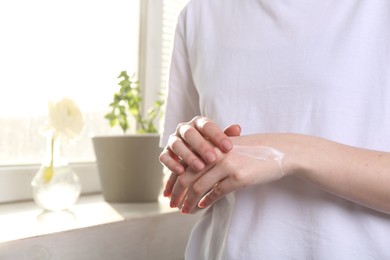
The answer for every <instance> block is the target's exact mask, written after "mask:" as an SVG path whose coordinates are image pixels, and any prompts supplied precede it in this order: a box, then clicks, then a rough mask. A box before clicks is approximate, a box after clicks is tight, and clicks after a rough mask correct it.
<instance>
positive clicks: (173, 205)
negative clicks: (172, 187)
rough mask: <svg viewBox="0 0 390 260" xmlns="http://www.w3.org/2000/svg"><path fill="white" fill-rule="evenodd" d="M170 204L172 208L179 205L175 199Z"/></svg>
mask: <svg viewBox="0 0 390 260" xmlns="http://www.w3.org/2000/svg"><path fill="white" fill-rule="evenodd" d="M169 206H170V207H171V208H176V207H177V204H176V203H174V202H173V201H171V203H170V204H169Z"/></svg>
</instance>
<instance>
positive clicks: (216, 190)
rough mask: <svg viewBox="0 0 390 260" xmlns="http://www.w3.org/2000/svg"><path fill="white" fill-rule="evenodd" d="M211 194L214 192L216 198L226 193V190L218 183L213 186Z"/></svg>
mask: <svg viewBox="0 0 390 260" xmlns="http://www.w3.org/2000/svg"><path fill="white" fill-rule="evenodd" d="M211 194H213V195H212V196H213V198H214V199H215V198H219V197H221V196H222V195H223V194H224V190H223V189H222V187H221V186H220V185H216V186H215V187H214V188H213V191H212V192H211Z"/></svg>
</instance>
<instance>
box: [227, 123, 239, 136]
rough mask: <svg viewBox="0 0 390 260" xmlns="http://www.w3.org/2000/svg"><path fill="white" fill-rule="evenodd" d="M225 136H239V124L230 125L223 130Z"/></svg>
mask: <svg viewBox="0 0 390 260" xmlns="http://www.w3.org/2000/svg"><path fill="white" fill-rule="evenodd" d="M223 132H224V133H225V134H226V135H227V136H240V135H241V127H240V126H239V125H230V126H228V127H226V128H225V130H224V131H223Z"/></svg>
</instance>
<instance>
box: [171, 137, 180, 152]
mask: <svg viewBox="0 0 390 260" xmlns="http://www.w3.org/2000/svg"><path fill="white" fill-rule="evenodd" d="M180 146H181V141H179V140H178V139H177V140H175V141H173V142H172V143H171V144H170V147H171V149H172V151H175V150H178V149H179V148H180Z"/></svg>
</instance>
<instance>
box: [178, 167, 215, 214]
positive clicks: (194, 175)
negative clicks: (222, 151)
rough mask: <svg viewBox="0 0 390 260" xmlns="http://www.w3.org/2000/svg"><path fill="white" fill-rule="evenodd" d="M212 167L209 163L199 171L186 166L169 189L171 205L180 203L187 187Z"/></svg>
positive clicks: (186, 191)
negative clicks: (170, 189)
mask: <svg viewBox="0 0 390 260" xmlns="http://www.w3.org/2000/svg"><path fill="white" fill-rule="evenodd" d="M212 167H213V166H212V165H210V166H208V167H206V168H205V169H204V170H203V171H201V172H195V171H194V170H192V169H191V168H187V169H186V171H185V173H184V174H181V175H179V176H178V177H177V179H176V182H175V184H174V186H173V188H172V191H171V207H177V206H178V205H180V204H182V202H183V199H184V198H185V197H186V196H187V195H186V194H187V193H188V189H189V187H191V186H192V185H193V184H194V183H195V182H196V180H198V179H199V178H201V177H202V175H203V174H205V173H206V172H208V171H209V170H210V169H211V168H212Z"/></svg>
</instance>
